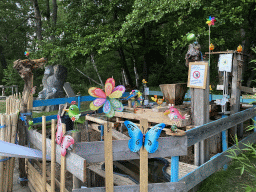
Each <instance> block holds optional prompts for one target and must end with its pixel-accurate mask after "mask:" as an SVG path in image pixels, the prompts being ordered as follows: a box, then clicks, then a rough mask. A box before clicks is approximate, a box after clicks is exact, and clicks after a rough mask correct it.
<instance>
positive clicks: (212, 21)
mask: <svg viewBox="0 0 256 192" xmlns="http://www.w3.org/2000/svg"><path fill="white" fill-rule="evenodd" d="M215 21H216V19H215V17H211V16H209V18H208V19H207V21H206V23H207V24H208V26H211V25H214V22H215Z"/></svg>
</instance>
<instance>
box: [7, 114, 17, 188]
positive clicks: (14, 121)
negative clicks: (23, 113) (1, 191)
mask: <svg viewBox="0 0 256 192" xmlns="http://www.w3.org/2000/svg"><path fill="white" fill-rule="evenodd" d="M17 123H18V115H17V114H16V113H15V114H11V126H12V132H11V143H15V139H16V133H17ZM14 164H15V158H11V159H10V174H9V181H8V191H12V187H13V171H14Z"/></svg>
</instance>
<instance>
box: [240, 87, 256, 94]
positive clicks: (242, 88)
mask: <svg viewBox="0 0 256 192" xmlns="http://www.w3.org/2000/svg"><path fill="white" fill-rule="evenodd" d="M239 89H240V90H241V91H243V92H246V93H251V94H255V93H256V89H255V88H250V87H244V86H239Z"/></svg>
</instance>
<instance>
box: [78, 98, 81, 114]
mask: <svg viewBox="0 0 256 192" xmlns="http://www.w3.org/2000/svg"><path fill="white" fill-rule="evenodd" d="M77 106H78V108H79V111H80V107H81V96H78V98H77Z"/></svg>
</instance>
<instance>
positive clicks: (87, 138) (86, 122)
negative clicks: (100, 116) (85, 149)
mask: <svg viewBox="0 0 256 192" xmlns="http://www.w3.org/2000/svg"><path fill="white" fill-rule="evenodd" d="M85 133H86V140H87V142H90V134H89V121H88V120H86V118H85Z"/></svg>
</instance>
